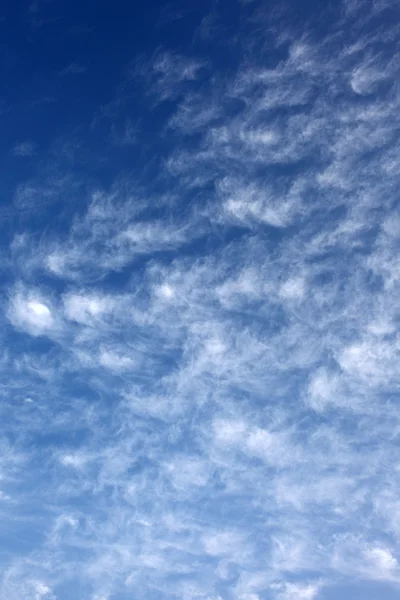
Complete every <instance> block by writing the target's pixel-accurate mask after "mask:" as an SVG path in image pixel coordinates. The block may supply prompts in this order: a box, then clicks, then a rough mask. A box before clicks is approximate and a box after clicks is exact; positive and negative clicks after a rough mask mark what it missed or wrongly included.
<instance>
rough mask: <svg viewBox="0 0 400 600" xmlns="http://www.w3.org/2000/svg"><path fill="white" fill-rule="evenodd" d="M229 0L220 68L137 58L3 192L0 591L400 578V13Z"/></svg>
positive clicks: (296, 594)
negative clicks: (389, 15)
mask: <svg viewBox="0 0 400 600" xmlns="http://www.w3.org/2000/svg"><path fill="white" fill-rule="evenodd" d="M241 4H242V6H241V7H238V6H237V5H235V11H239V13H240V15H242V16H241V18H240V23H239V24H238V25H236V26H235V31H236V34H235V40H230V41H229V43H231V47H233V45H234V44H236V46H235V47H237V48H239V49H240V52H238V55H240V56H236V54H235V53H233V54H232V55H231V58H230V60H231V61H232V64H229V65H225V64H224V65H221V64H220V62H218V61H217V60H216V62H215V65H213V66H212V61H211V60H210V58H209V57H206V56H205V55H204V52H202V51H201V48H200V50H199V46H198V45H196V44H197V43H200V44H201V43H203V42H196V43H194V44H193V46H192V48H191V53H190V54H191V56H190V57H189V58H188V57H186V54H185V52H184V51H183V50H181V52H180V53H178V52H177V51H174V52H173V51H169V50H159V51H157V52H156V53H155V54H154V55H153V56H152V57H150V58H148V57H146V58H144V59H143V60H142V61H141V63H140V64H141V66H140V68H139V67H136V68H135V69H130V68H128V71H129V72H128V75H125V79H124V81H123V82H122V84H121V86H119V87H117V88H116V89H117V91H116V92H115V94H116V97H115V98H114V100H113V101H112V106H113V110H112V111H110V113H109V119H110V121H111V130H112V131H113V132H114V133H115V135H116V137H115V139H114V138H113V137H111V139H110V136H109V129H108V130H107V134H106V136H105V138H106V139H107V142H105V144H106V148H105V149H103V148H101V149H100V150H99V151H98V152H97V150H96V152H94V151H93V146H97V145H98V141H97V138H96V135H97V134H98V130H97V129H96V128H97V127H98V128H99V130H100V133H101V134H102V133H103V130H102V129H101V124H100V125H99V122H96V123H95V125H94V126H93V127H92V128H91V129H90V128H89V127H88V130H87V131H89V129H90V134H88V133H87V132H86V133H85V134H82V130H81V129H79V128H78V133H77V134H75V133H74V135H77V136H78V137H79V136H81V137H82V139H80V141H79V144H78V147H79V149H80V154H79V157H82V160H81V159H80V158H79V159H78V158H76V155H75V153H74V152H72V154H71V153H68V152H61V151H58V150H57V151H54V152H53V154H52V156H51V158H49V166H48V167H47V168H43V166H41V165H38V171H37V174H36V175H35V174H33V175H30V176H29V178H28V179H27V180H25V181H21V183H20V184H19V185H18V186H17V187H16V191H15V195H14V207H15V212H16V213H17V214H18V215H19V216H20V220H19V222H18V227H16V229H15V231H14V230H13V231H12V236H11V237H12V242H10V244H9V245H7V248H5V249H4V251H3V254H4V261H3V267H2V269H3V271H2V272H3V273H4V282H3V283H2V285H3V290H4V292H5V293H4V300H3V303H2V308H3V321H2V326H3V327H2V336H3V351H2V354H1V355H0V372H1V374H2V382H3V383H2V386H1V388H0V393H1V397H2V404H1V406H0V412H1V414H2V417H3V423H4V424H5V425H4V436H3V437H4V439H3V442H2V443H0V450H1V452H0V484H1V485H0V491H1V494H0V513H1V515H2V517H3V523H5V524H6V526H5V534H4V535H5V536H7V539H12V540H14V541H13V545H11V546H10V548H9V549H7V556H6V558H5V559H4V568H3V574H2V576H1V578H0V596H1V597H3V596H4V598H18V599H19V598H54V599H56V598H57V599H58V600H62V599H63V598H71V597H82V598H88V599H90V600H94V599H96V600H104V599H107V600H111V599H114V598H116V599H117V598H123V597H140V595H143V594H144V595H146V597H149V598H165V599H167V598H182V599H183V600H196V599H198V600H206V599H207V600H211V599H213V600H222V599H223V600H225V599H226V600H230V599H232V600H233V599H237V600H262V599H265V598H271V600H317V599H319V598H321V600H322V598H324V594H325V593H326V590H327V589H329V593H331V594H332V597H335V593H336V592H335V590H336V588H335V586H336V585H337V584H338V583H343V582H344V583H346V582H353V583H355V585H356V586H357V585H358V582H360V581H366V582H371V581H373V582H375V584H376V585H377V586H378V587H379V586H380V585H383V584H385V585H390V586H393V587H394V588H395V589H398V587H399V585H400V568H399V561H400V556H399V552H398V547H399V539H400V537H399V536H400V504H399V501H398V499H397V496H398V492H397V490H398V485H399V483H400V481H399V472H400V471H399V464H398V457H397V455H398V449H397V440H398V435H399V431H400V421H399V416H398V409H397V404H396V398H397V394H398V387H399V382H400V368H399V366H398V365H400V361H399V358H400V356H399V354H400V345H399V339H398V325H399V319H400V313H399V302H398V296H399V272H400V271H399V260H398V256H399V250H400V247H399V246H400V244H399V240H400V218H399V215H398V207H397V203H396V198H397V195H398V186H399V183H400V181H399V179H400V174H399V170H398V168H397V165H398V163H399V159H400V148H399V144H398V129H399V111H398V106H399V91H398V86H397V84H396V81H397V80H396V78H397V77H398V64H397V61H396V56H397V54H398V34H399V30H398V28H397V26H396V25H395V24H394V23H393V24H392V22H391V20H390V19H384V21H381V20H380V19H381V17H382V14H383V12H384V11H387V10H390V8H391V7H390V6H387V5H386V6H383V4H382V3H381V4H382V6H381V5H380V4H379V3H374V4H372V3H369V2H358V1H357V2H356V1H355V0H352V1H351V2H345V3H342V4H341V5H340V8H339V9H336V8H334V9H332V11H333V13H332V14H333V15H334V18H333V17H332V22H330V23H328V24H326V27H325V26H324V27H325V29H323V30H321V31H320V29H318V30H316V29H315V26H314V25H313V24H312V19H311V17H310V23H309V24H306V23H305V24H304V28H303V29H302V32H301V33H296V29H295V28H294V29H293V28H290V27H286V25H285V23H286V17H285V9H283V8H279V11H280V12H279V14H280V15H281V20H278V21H277V23H278V25H277V24H276V22H275V20H274V18H275V17H274V15H272V14H268V15H267V16H266V15H265V11H264V10H263V7H262V6H260V4H259V3H258V2H257V0H255V1H254V2H251V3H241ZM367 8H368V10H367ZM219 10H220V9H219V8H218V7H215V8H214V10H213V13H212V25H213V31H216V30H218V31H220V30H221V31H224V24H225V21H226V18H225V17H223V16H221V14H220V12H219ZM232 10H233V9H232ZM289 10H292V9H289ZM382 11H383V12H382ZM171 14H172V15H174V14H175V13H174V11H173V12H172V13H171ZM235 14H236V13H235ZM385 14H386V13H385ZM168 15H170V13H167V17H166V18H169V17H168ZM361 15H363V17H362V19H363V23H364V25H362V24H360V18H361ZM379 15H380V16H379ZM234 16H235V15H233V14H232V19H233V18H234ZM171 18H172V17H171ZM374 19H375V20H374ZM256 21H257V22H256ZM255 24H256V25H257V26H255ZM367 25H368V27H367ZM214 26H215V29H214ZM231 26H232V25H231V24H230V25H229V27H231ZM196 27H197V24H196ZM204 27H205V26H204ZM219 28H220V29H219ZM265 32H266V33H265ZM266 36H267V38H268V40H267V42H266V41H265V39H266ZM199 37H200V39H204V37H202V36H199ZM196 39H197V38H196ZM207 39H208V40H211V39H212V41H213V42H212V43H217V42H218V36H215V35H212V36H210V37H208V38H207ZM210 43H211V42H210ZM226 43H227V40H226V39H224V40H222V41H221V45H222V46H223V47H224V48H226ZM70 72H71V73H73V72H74V71H73V70H72V71H70ZM79 72H80V71H79ZM133 89H134V90H135V96H134V101H133V100H132V98H133V95H132V94H133V93H132V94H131V92H132V90H133ZM110 94H111V92H110ZM118 94H121V97H119V96H118ZM139 99H140V100H139ZM133 104H134V106H133ZM137 106H139V108H137ZM139 122H140V128H139V127H136V124H137V123H139ZM121 124H123V126H122V127H121ZM85 131H86V130H85ZM85 136H87V137H88V138H89V137H90V136H93V138H92V137H90V139H89V141H88V140H85V139H83V138H85ZM143 139H144V140H145V143H143V144H142V145H141V140H143ZM115 142H118V144H119V147H116V143H115ZM85 144H86V146H85ZM132 144H135V146H134V148H135V154H134V158H133V159H132V155H133V153H132V154H131V153H130V152H131V150H132ZM145 146H146V147H145ZM61 147H64V146H62V145H61V146H60V145H58V146H57V148H58V149H59V148H61ZM82 148H84V150H82ZM136 149H137V150H138V151H137V153H136ZM103 150H104V151H103ZM114 153H116V156H117V158H116V161H117V162H118V164H115V163H114V162H112V158H108V156H106V155H110V156H111V157H112V156H114ZM125 153H126V154H125ZM139 154H140V157H139V158H138V156H139ZM55 155H57V156H56V158H54V156H55ZM105 156H106V159H104V157H105ZM93 157H94V158H93ZM126 157H127V158H126ZM119 161H121V164H120V162H119ZM125 161H126V162H125ZM135 161H137V162H135ZM132 163H134V165H133V166H132ZM21 164H22V163H21ZM127 164H128V165H129V168H126V165H127ZM63 165H64V167H65V168H64V169H63V168H62V167H63ZM121 170H123V173H122V174H121ZM128 171H129V172H128ZM7 244H8V243H7ZM382 597H383V596H382Z"/></svg>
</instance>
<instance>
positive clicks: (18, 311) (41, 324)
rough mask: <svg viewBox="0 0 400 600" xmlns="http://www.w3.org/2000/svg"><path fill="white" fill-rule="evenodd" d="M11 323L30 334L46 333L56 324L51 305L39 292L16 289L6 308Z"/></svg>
mask: <svg viewBox="0 0 400 600" xmlns="http://www.w3.org/2000/svg"><path fill="white" fill-rule="evenodd" d="M8 318H9V320H10V321H11V323H12V324H13V325H14V326H16V327H18V328H20V329H22V330H25V331H27V332H28V333H30V334H31V335H35V336H36V335H46V333H47V332H48V331H50V330H51V329H53V327H54V326H55V325H56V320H55V317H54V315H53V312H52V309H51V306H49V305H48V304H47V303H46V300H45V299H42V298H41V297H40V294H36V293H35V292H29V291H26V292H24V291H16V292H15V293H14V294H13V295H12V297H11V299H10V305H9V309H8Z"/></svg>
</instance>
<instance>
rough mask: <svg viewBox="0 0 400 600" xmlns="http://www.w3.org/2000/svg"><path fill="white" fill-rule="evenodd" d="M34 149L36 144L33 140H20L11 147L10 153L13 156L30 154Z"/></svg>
mask: <svg viewBox="0 0 400 600" xmlns="http://www.w3.org/2000/svg"><path fill="white" fill-rule="evenodd" d="M35 149H36V144H34V143H33V142H21V143H19V144H16V145H15V146H14V147H13V149H12V153H13V155H14V156H32V155H33V154H34V153H35Z"/></svg>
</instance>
